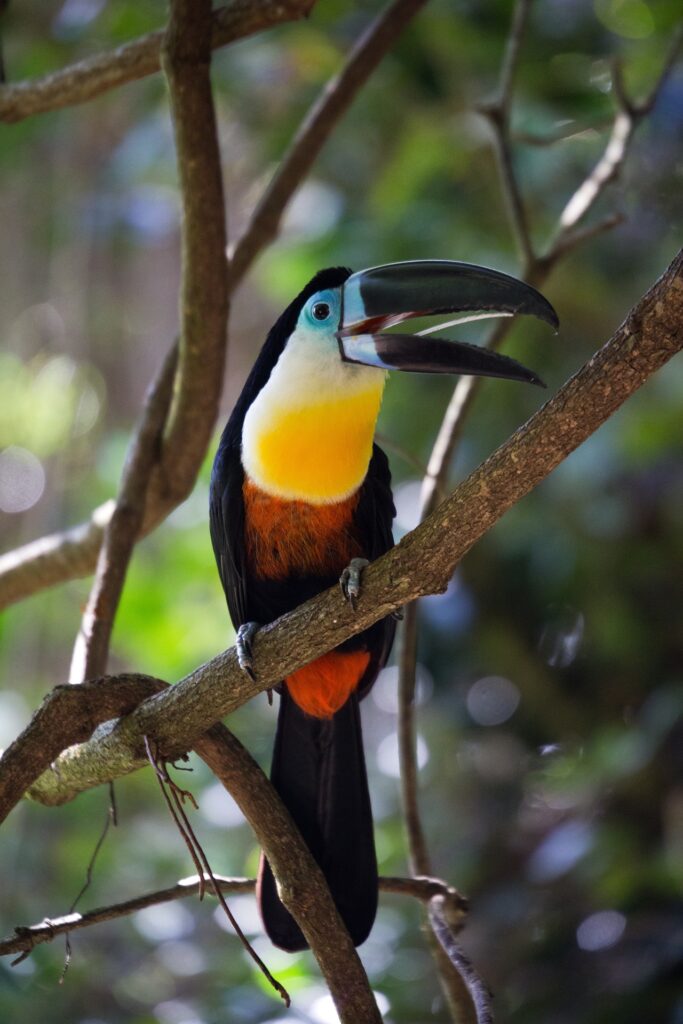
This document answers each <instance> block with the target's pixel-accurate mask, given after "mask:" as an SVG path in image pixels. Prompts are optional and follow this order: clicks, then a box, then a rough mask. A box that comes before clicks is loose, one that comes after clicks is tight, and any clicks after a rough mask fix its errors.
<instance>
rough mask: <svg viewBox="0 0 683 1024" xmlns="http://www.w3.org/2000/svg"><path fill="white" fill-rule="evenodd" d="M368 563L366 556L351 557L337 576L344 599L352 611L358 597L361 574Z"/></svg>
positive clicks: (354, 608)
mask: <svg viewBox="0 0 683 1024" xmlns="http://www.w3.org/2000/svg"><path fill="white" fill-rule="evenodd" d="M368 565H370V563H369V562H368V560H367V558H352V559H351V561H350V562H349V564H348V565H347V566H346V568H345V569H344V572H343V573H342V574H341V576H340V577H339V586H340V587H341V592H342V594H343V595H344V600H345V601H348V602H349V604H350V605H351V607H352V608H353V610H354V612H355V610H356V601H357V600H358V598H359V597H360V578H361V574H362V572H363V569H366V568H367V567H368Z"/></svg>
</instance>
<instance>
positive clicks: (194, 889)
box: [0, 874, 467, 956]
mask: <svg viewBox="0 0 683 1024" xmlns="http://www.w3.org/2000/svg"><path fill="white" fill-rule="evenodd" d="M213 878H214V881H215V883H216V885H217V886H218V888H219V889H220V890H221V892H223V893H228V894H230V895H233V896H238V895H241V896H251V895H253V894H254V890H255V888H256V879H255V878H226V877H225V876H224V875H216V874H214V876H213ZM207 881H209V879H208V877H206V876H202V877H200V876H199V875H191V876H190V877H188V878H182V879H181V880H180V881H179V882H176V884H175V885H171V886H169V887H168V888H167V889H157V890H155V891H154V892H149V893H145V894H144V895H143V896H135V897H133V899H130V900H124V901H123V902H121V903H112V904H109V905H107V906H105V907H97V908H96V909H95V910H87V911H84V913H82V914H78V913H73V912H71V911H70V912H69V913H68V914H64V915H62V916H60V917H50V918H45V919H44V920H42V921H39V922H38V923H37V924H33V925H28V926H26V925H17V926H16V928H15V929H14V935H12V936H9V937H8V938H6V939H0V956H11V955H12V954H14V953H22V952H23V953H26V954H27V955H28V954H29V953H30V952H31V951H32V950H33V949H34V948H35V947H36V946H38V945H40V944H41V943H44V942H52V940H53V939H56V938H57V937H58V936H59V935H64V934H65V933H67V932H76V931H80V930H81V929H82V928H92V927H93V926H94V925H97V924H103V923H104V922H105V921H114V920H116V919H117V918H121V917H128V916H130V915H131V914H136V913H137V912H138V911H140V910H146V909H147V908H148V907H156V906H159V904H161V903H171V902H173V901H174V900H180V899H185V897H187V896H199V895H200V893H201V891H202V889H204V890H205V889H206V883H207ZM379 889H380V892H384V893H387V894H389V895H395V896H410V897H412V898H413V899H416V900H419V901H420V903H429V901H430V900H431V899H433V898H434V896H443V897H444V900H445V905H446V906H447V907H448V912H447V914H448V921H449V923H450V926H451V928H458V927H459V923H460V922H462V920H464V917H465V914H466V913H467V901H466V900H465V899H464V897H463V896H461V895H460V893H459V892H458V891H457V890H456V889H453V888H452V887H451V886H450V885H448V884H447V883H446V882H443V881H442V880H441V879H440V878H397V877H393V876H392V877H382V878H380V879H379ZM208 892H209V895H215V893H214V892H213V890H212V889H209V890H208Z"/></svg>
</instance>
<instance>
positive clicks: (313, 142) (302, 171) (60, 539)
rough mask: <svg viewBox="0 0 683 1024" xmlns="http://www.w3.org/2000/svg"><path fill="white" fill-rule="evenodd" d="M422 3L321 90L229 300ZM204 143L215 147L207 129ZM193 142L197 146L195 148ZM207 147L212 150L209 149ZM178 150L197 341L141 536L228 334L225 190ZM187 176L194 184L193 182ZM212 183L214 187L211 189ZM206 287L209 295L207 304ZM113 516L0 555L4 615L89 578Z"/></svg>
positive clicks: (197, 439) (178, 492)
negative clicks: (222, 291)
mask: <svg viewBox="0 0 683 1024" xmlns="http://www.w3.org/2000/svg"><path fill="white" fill-rule="evenodd" d="M271 2H272V0H271ZM289 2H292V0H289ZM424 3H425V0H395V2H394V3H393V4H392V5H391V6H390V7H389V8H387V10H386V11H385V12H384V14H383V15H381V16H380V17H379V18H378V19H377V20H376V21H375V22H374V23H373V25H372V26H371V27H370V28H369V29H368V31H367V33H366V34H365V36H363V37H362V38H361V39H360V40H359V42H358V43H357V44H356V46H355V47H354V48H353V50H352V51H351V54H350V55H349V58H348V60H347V62H346V64H345V65H344V67H343V69H342V70H341V72H340V73H339V74H338V75H337V76H336V77H335V78H334V79H332V81H331V82H330V83H328V85H327V86H326V88H325V89H324V90H323V92H322V94H321V96H320V98H319V99H318V100H317V101H316V103H315V104H314V105H313V107H312V108H311V110H310V111H309V113H308V115H307V117H306V118H305V119H304V122H303V124H302V125H301V127H300V129H299V131H298V132H297V135H296V137H295V140H294V142H293V143H292V145H291V147H290V149H289V150H288V152H287V154H286V155H285V157H284V159H283V162H282V164H281V166H280V168H279V170H278V172H277V173H276V175H275V178H274V179H273V180H272V182H271V184H270V186H269V187H268V189H267V190H266V193H265V195H264V197H263V199H262V200H261V203H260V204H259V205H258V207H257V208H256V210H255V212H254V216H253V217H252V220H251V222H250V225H249V227H248V228H247V230H246V232H245V234H244V235H243V237H242V238H241V239H240V241H239V242H238V244H237V247H236V250H235V253H234V256H233V260H232V263H231V266H230V270H229V281H228V288H229V290H230V291H232V290H234V288H235V287H236V285H237V284H238V283H239V281H240V280H241V278H242V277H243V275H244V273H245V272H246V270H247V268H248V267H249V266H250V265H251V263H252V262H253V260H254V259H255V258H256V256H257V255H258V253H259V252H260V251H261V249H262V248H263V247H264V246H265V245H266V244H267V243H268V242H269V241H271V239H272V238H273V237H274V235H275V234H276V233H277V230H278V227H279V223H280V218H281V216H282V213H283V211H284V208H285V207H286V205H287V203H288V202H289V200H290V199H291V197H292V195H293V194H294V192H295V191H296V189H297V188H298V186H299V185H300V183H301V181H302V179H303V177H304V176H305V175H306V173H307V172H308V171H309V169H310V167H311V165H312V163H313V162H314V160H315V158H316V157H317V155H318V152H319V151H320V149H321V148H322V146H323V144H324V142H325V140H326V139H327V137H328V135H329V133H330V131H331V130H332V129H333V127H334V125H335V124H336V122H337V121H338V120H339V118H340V117H341V116H342V114H343V113H344V112H345V110H346V109H347V108H348V106H349V105H350V103H351V102H352V100H353V98H354V97H355V95H356V94H357V92H358V90H359V89H360V88H361V86H362V85H363V84H364V83H365V82H366V81H367V79H368V77H369V76H370V74H371V73H372V71H373V70H374V69H375V67H376V66H377V64H378V63H379V62H380V60H381V59H382V57H383V56H384V54H385V53H386V52H387V50H388V49H389V48H390V47H391V45H392V44H393V43H394V41H395V40H396V38H397V36H398V35H399V34H400V32H401V31H402V29H403V28H404V26H405V24H406V23H407V22H408V21H409V20H410V18H411V17H413V15H414V14H415V13H416V12H417V11H418V10H419V8H420V7H421V6H423V4H424ZM309 5H310V4H309ZM299 8H301V4H300V3H299ZM1 96H2V91H1V90H0V97H1ZM203 105H204V108H205V116H204V119H203V121H201V122H197V121H196V119H195V118H193V117H191V119H190V122H189V123H190V124H191V125H192V126H194V127H195V128H196V131H195V135H197V136H198V135H200V123H204V122H207V130H208V122H209V121H210V120H211V119H210V118H209V117H208V114H207V113H206V100H205V101H204V104H203ZM1 109H2V108H1V106H0V110H1ZM184 123H186V122H184ZM209 137H210V139H213V138H214V133H213V130H211V131H210V134H209ZM199 141H200V140H199V139H195V142H199ZM207 145H208V144H207ZM210 145H211V148H213V143H211V144H210ZM182 148H183V143H182V140H181V139H180V138H179V139H178V149H179V157H180V160H181V168H182V167H185V169H186V170H187V171H188V180H187V182H186V185H187V187H186V188H184V189H183V194H184V201H185V202H186V204H191V205H192V207H193V209H190V207H189V205H188V208H187V209H186V210H185V217H186V222H188V223H189V218H190V214H194V220H195V221H196V224H197V229H196V230H195V231H193V232H189V231H188V237H187V245H186V249H187V253H186V255H187V256H188V257H189V255H190V249H191V250H192V252H193V253H194V264H193V265H194V266H195V267H196V269H197V273H196V274H195V277H194V282H195V287H194V289H193V288H192V287H191V286H190V284H189V281H188V283H187V289H186V295H187V297H188V298H189V297H190V296H191V294H192V293H193V291H194V293H195V295H196V296H197V298H198V305H197V306H196V308H195V309H194V310H189V309H188V313H187V316H186V318H185V326H186V328H187V329H188V330H192V335H193V340H190V339H187V340H188V344H184V345H183V347H182V349H181V353H182V354H181V380H182V382H183V384H182V392H181V394H180V395H179V396H178V397H177V399H176V401H175V404H174V408H173V413H172V415H173V422H172V425H171V427H170V428H169V431H168V432H167V437H166V444H165V446H164V455H163V461H164V466H163V472H155V473H154V474H153V476H152V479H151V481H150V487H149V493H148V499H147V508H146V514H145V521H144V524H143V527H142V531H141V536H143V535H144V534H145V533H148V532H149V531H150V530H152V529H154V527H155V526H157V525H158V524H159V522H161V520H163V519H164V518H165V517H166V516H167V515H168V514H169V513H170V512H171V511H172V509H173V508H174V507H175V506H176V505H177V504H178V503H179V502H180V501H181V500H182V499H183V498H185V497H186V496H187V494H188V493H189V491H190V490H191V488H192V485H193V483H194V479H195V475H196V472H197V469H198V466H199V464H200V463H201V460H202V458H203V455H204V453H205V451H206V445H207V444H208V440H209V435H210V432H211V429H212V427H213V423H214V421H215V415H216V411H217V402H218V392H217V389H218V387H219V386H220V381H221V379H222V360H223V358H224V345H223V341H224V334H225V327H224V325H223V326H221V324H220V323H219V322H218V321H220V320H222V316H221V314H220V310H219V302H218V296H219V292H218V291H216V289H217V288H218V287H219V284H218V281H217V278H218V275H219V274H220V275H222V277H223V280H222V282H221V285H220V287H221V288H223V287H225V277H226V263H225V253H224V247H223V249H222V250H221V251H219V242H218V239H217V238H216V237H215V236H216V235H217V234H218V232H219V230H222V225H223V219H222V218H221V217H218V216H217V215H216V213H215V211H216V210H218V209H219V208H220V209H221V210H222V209H223V205H222V191H221V193H220V202H219V192H218V183H217V181H216V175H213V176H211V175H210V174H209V173H208V172H205V171H204V170H202V168H201V167H197V168H195V167H194V166H193V163H192V161H191V160H187V159H185V158H183V157H182V155H181V151H182ZM206 156H207V162H210V161H209V160H208V158H209V156H210V154H208V152H207V153H206ZM190 175H191V177H192V181H190V180H189V178H190ZM211 178H213V184H212V187H211V188H209V187H208V186H209V185H210V184H211ZM212 197H213V198H212ZM212 203H213V204H215V205H214V206H213V211H214V212H211V211H212ZM202 240H204V243H205V244H204V245H202ZM212 240H213V243H214V244H209V245H208V246H207V245H206V242H208V243H211V242H212ZM202 286H204V289H205V294H204V296H203V298H202V297H201V287H202ZM210 294H211V295H213V300H212V301H213V306H212V310H213V313H214V314H215V317H214V319H215V321H216V322H215V324H214V325H213V327H214V329H212V317H211V316H209V317H208V319H207V314H206V312H205V309H206V308H207V307H206V306H205V305H204V304H205V303H206V302H207V301H208V296H209V295H210ZM199 334H201V339H200V338H199V337H198V335H199ZM200 340H201V343H202V344H204V346H205V348H204V349H203V350H202V349H200V348H197V346H198V344H199V343H200ZM191 353H193V355H192V356H191ZM188 360H191V362H192V374H191V375H189V376H188V373H187V367H186V362H187V361H188ZM112 509H113V504H111V503H107V505H105V506H102V507H101V508H100V509H97V510H96V511H95V512H94V513H93V516H92V517H91V519H90V521H89V522H88V523H85V524H83V525H82V526H79V527H76V528H74V529H72V530H68V531H66V532H64V533H57V534H53V535H52V536H51V537H46V538H43V539H41V540H38V541H34V542H33V543H31V544H27V545H24V546H23V547H21V548H18V549H17V550H16V551H12V552H9V553H8V554H6V555H4V556H1V557H0V610H2V609H3V608H6V607H8V606H9V605H10V604H13V603H15V602H16V601H20V600H22V599H23V598H25V597H28V596H30V595H31V594H34V593H36V592H37V591H39V590H42V589H44V588H45V587H49V586H52V585H54V584H55V583H60V582H64V581H65V580H68V579H77V578H78V577H81V576H87V575H89V574H90V573H91V572H92V570H93V568H94V566H95V562H96V559H97V553H98V551H99V548H100V545H101V541H102V529H103V527H104V526H106V523H107V522H108V520H109V517H110V516H111V513H112Z"/></svg>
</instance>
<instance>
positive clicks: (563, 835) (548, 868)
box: [527, 821, 593, 882]
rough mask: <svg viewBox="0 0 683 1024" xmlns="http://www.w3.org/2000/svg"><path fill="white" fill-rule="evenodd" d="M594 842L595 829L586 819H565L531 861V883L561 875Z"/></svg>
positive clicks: (578, 859) (582, 855) (546, 839)
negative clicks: (584, 820) (593, 829)
mask: <svg viewBox="0 0 683 1024" xmlns="http://www.w3.org/2000/svg"><path fill="white" fill-rule="evenodd" d="M592 845H593V831H592V829H591V828H590V826H588V825H587V824H586V823H585V822H582V821H565V822H563V823H562V824H561V825H558V827H557V828H555V829H553V831H552V832H551V833H550V834H549V835H548V836H546V838H545V839H544V840H543V842H542V843H541V845H540V846H538V847H537V848H536V850H534V853H533V854H532V856H531V859H530V860H529V866H528V871H527V873H528V876H529V878H530V879H531V881H532V882H549V881H550V880H551V879H553V878H558V877H559V876H560V875H563V874H564V873H565V872H566V871H569V870H570V869H571V868H573V867H574V865H575V864H576V863H577V862H578V861H580V860H581V858H582V857H584V856H585V855H586V854H587V853H588V851H589V850H590V848H591V846H592Z"/></svg>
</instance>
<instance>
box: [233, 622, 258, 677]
mask: <svg viewBox="0 0 683 1024" xmlns="http://www.w3.org/2000/svg"><path fill="white" fill-rule="evenodd" d="M260 628H261V624H260V623H259V622H243V623H242V625H241V626H240V628H239V629H238V630H237V636H236V637H235V647H236V648H237V661H238V662H239V666H240V668H241V669H242V671H243V672H245V673H246V674H247V675H248V676H249V678H250V679H253V680H255V679H256V676H255V675H254V663H253V652H252V649H251V642H252V640H253V639H254V634H255V633H256V631H257V630H258V629H260Z"/></svg>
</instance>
